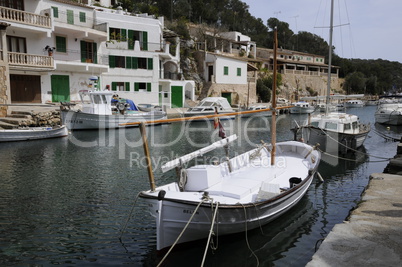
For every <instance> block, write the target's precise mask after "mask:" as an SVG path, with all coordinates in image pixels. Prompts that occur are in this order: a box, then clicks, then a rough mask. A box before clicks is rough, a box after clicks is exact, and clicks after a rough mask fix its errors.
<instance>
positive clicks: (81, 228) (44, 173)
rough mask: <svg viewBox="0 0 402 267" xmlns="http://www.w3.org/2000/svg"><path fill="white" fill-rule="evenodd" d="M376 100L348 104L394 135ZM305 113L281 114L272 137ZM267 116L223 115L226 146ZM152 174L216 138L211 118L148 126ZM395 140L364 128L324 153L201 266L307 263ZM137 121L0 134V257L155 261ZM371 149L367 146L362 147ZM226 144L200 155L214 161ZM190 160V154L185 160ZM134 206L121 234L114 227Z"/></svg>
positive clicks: (252, 133) (3, 261)
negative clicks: (288, 196)
mask: <svg viewBox="0 0 402 267" xmlns="http://www.w3.org/2000/svg"><path fill="white" fill-rule="evenodd" d="M375 108H376V107H374V106H368V107H364V108H356V109H349V110H348V112H349V113H354V114H357V115H359V117H360V120H361V121H363V122H370V123H371V124H372V128H375V129H376V130H378V131H379V132H382V133H384V134H386V135H388V136H393V137H396V138H399V137H400V135H399V133H400V132H401V131H400V130H401V129H400V128H397V127H395V126H391V127H390V128H389V129H387V127H385V126H381V125H375V124H374V111H375ZM305 119H306V116H305V115H291V114H287V115H280V116H279V118H278V122H277V132H278V137H277V140H278V141H285V140H290V139H292V138H293V134H292V133H291V131H290V130H289V129H290V128H291V127H293V126H294V124H295V121H297V122H298V123H300V122H301V121H302V120H305ZM269 125H270V122H269V119H264V118H253V119H241V118H237V119H236V120H233V121H225V122H224V127H225V129H226V131H227V134H228V135H229V134H233V133H236V134H237V135H238V136H239V140H238V142H235V143H234V144H233V145H232V146H231V149H230V153H231V155H234V154H236V153H241V152H244V151H247V150H249V149H250V148H252V147H254V146H255V144H258V143H259V142H260V140H264V141H265V142H269V141H270V133H269ZM147 135H148V140H149V142H150V146H151V154H152V160H153V167H154V169H155V177H156V184H157V185H161V184H164V183H167V182H171V181H174V180H175V173H174V171H169V172H167V173H162V172H161V171H160V166H161V164H163V163H165V162H167V161H168V160H170V159H173V158H174V157H175V156H177V155H183V154H186V153H189V152H191V151H193V150H195V149H198V148H200V147H202V146H204V145H207V144H209V143H211V142H212V141H215V140H219V138H218V136H217V133H216V131H214V129H213V127H212V123H211V122H208V123H207V122H205V123H204V122H200V123H196V122H193V123H175V124H170V125H163V126H157V127H148V128H147ZM396 146H397V143H395V142H389V141H386V140H384V139H383V138H382V137H380V136H379V135H377V134H375V133H374V131H371V133H370V134H369V136H368V138H367V139H366V141H365V143H364V147H363V148H362V149H361V150H360V151H361V152H363V153H356V154H354V155H347V156H346V157H347V158H350V159H351V160H355V161H351V160H342V159H335V158H332V157H327V156H324V158H323V160H322V162H321V164H320V167H319V172H320V173H321V175H322V176H323V177H324V179H325V182H324V183H319V182H318V180H316V181H315V182H313V184H312V185H311V187H310V189H309V191H308V193H307V195H306V196H305V197H304V198H303V199H302V201H301V202H300V203H299V204H298V205H297V206H296V207H295V208H293V209H292V210H291V211H290V212H288V213H287V214H285V215H284V216H282V217H281V218H279V219H278V220H276V221H274V222H272V223H270V224H268V225H265V226H262V227H261V229H256V230H253V231H249V232H248V233H247V234H245V233H242V234H237V235H233V236H228V237H224V238H219V239H218V240H216V241H215V246H217V247H218V249H217V250H216V251H213V252H212V251H211V250H209V252H208V255H207V259H206V263H205V266H227V265H228V264H230V266H257V264H259V266H304V265H305V264H306V263H307V262H309V261H310V260H311V257H312V255H313V254H314V252H315V247H316V245H319V244H320V240H321V239H322V238H324V237H326V236H327V235H328V233H329V232H330V231H331V229H332V228H333V226H334V225H335V224H337V223H341V222H342V221H343V220H345V218H346V217H347V216H348V214H349V211H350V210H351V209H352V208H353V207H355V206H356V204H357V203H358V202H359V200H360V195H361V193H362V192H363V190H364V188H365V186H366V185H367V183H368V180H369V175H370V174H371V173H374V172H382V171H383V170H384V167H385V166H386V164H387V163H388V162H387V161H385V160H384V158H390V157H393V156H394V155H395V153H396ZM143 154H144V152H143V147H142V144H141V139H140V132H139V129H138V128H130V129H120V130H109V131H77V132H73V133H72V134H71V135H70V136H69V137H68V138H61V139H52V140H39V141H30V142H18V143H2V144H0V163H1V174H0V183H1V187H0V265H1V266H13V265H15V266H28V265H33V266H40V265H53V264H55V265H80V266H94V265H97V266H99V265H122V264H125V265H129V266H156V265H157V264H158V263H159V261H160V260H161V259H162V257H163V255H160V253H157V252H156V250H155V247H156V235H155V221H154V219H153V218H152V217H151V216H150V215H149V214H148V213H147V209H146V207H145V203H143V202H142V201H141V200H138V201H137V202H136V204H135V207H134V209H132V207H133V204H134V200H135V198H136V195H137V194H138V192H140V191H141V190H147V189H148V188H149V182H148V175H147V170H146V168H145V167H144V164H145V160H144V158H143ZM367 154H369V155H367ZM224 155H225V154H224V151H220V150H219V151H214V152H211V153H209V154H208V155H206V156H205V158H203V159H199V160H197V162H198V163H200V162H201V160H203V161H209V162H210V161H213V160H217V159H219V158H221V157H223V156H224ZM192 164H194V162H192ZM130 214H131V217H130V220H129V222H128V224H127V228H126V229H125V231H124V233H123V234H122V238H121V241H120V240H119V237H120V234H121V229H122V228H123V225H124V224H125V222H126V220H127V218H128V217H129V215H130ZM204 249H205V241H201V242H199V243H195V244H191V246H185V247H182V248H181V249H179V250H177V251H176V250H175V251H173V252H172V253H171V254H170V255H169V257H168V258H167V260H166V261H165V263H164V266H189V265H190V264H191V265H199V264H200V263H201V260H202V257H203V254H204Z"/></svg>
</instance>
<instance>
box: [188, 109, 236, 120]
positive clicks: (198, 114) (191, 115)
mask: <svg viewBox="0 0 402 267" xmlns="http://www.w3.org/2000/svg"><path fill="white" fill-rule="evenodd" d="M233 112H234V111H233ZM233 112H219V115H222V114H225V113H233ZM215 114H216V113H215V112H185V113H184V117H185V118H193V119H189V121H213V120H214V118H213V117H211V118H202V116H208V115H215ZM199 117H201V118H199ZM235 118H236V116H235V115H227V116H220V117H219V120H233V119H235Z"/></svg>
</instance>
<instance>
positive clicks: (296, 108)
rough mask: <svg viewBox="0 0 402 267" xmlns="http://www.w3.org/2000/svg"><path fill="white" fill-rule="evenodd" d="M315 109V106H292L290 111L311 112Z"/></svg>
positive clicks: (292, 112) (293, 112)
mask: <svg viewBox="0 0 402 267" xmlns="http://www.w3.org/2000/svg"><path fill="white" fill-rule="evenodd" d="M314 110H315V108H314V107H296V106H295V107H291V108H290V109H289V112H290V113H291V114H309V113H313V112H314Z"/></svg>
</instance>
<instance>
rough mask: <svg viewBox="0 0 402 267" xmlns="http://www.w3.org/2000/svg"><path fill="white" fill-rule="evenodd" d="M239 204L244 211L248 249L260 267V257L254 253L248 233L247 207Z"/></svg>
mask: <svg viewBox="0 0 402 267" xmlns="http://www.w3.org/2000/svg"><path fill="white" fill-rule="evenodd" d="M239 204H240V205H241V206H242V207H243V210H244V224H245V234H246V244H247V247H248V249H249V250H250V252H251V254H253V256H254V257H255V259H256V261H257V266H259V265H260V261H259V260H258V257H257V255H256V254H255V253H254V251H253V250H252V249H251V246H250V243H249V242H248V235H247V231H248V229H247V210H246V207H245V206H244V205H243V204H242V203H239Z"/></svg>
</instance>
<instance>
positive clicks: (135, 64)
mask: <svg viewBox="0 0 402 267" xmlns="http://www.w3.org/2000/svg"><path fill="white" fill-rule="evenodd" d="M132 60H133V61H132V67H133V69H138V58H137V57H133V58H132Z"/></svg>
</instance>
